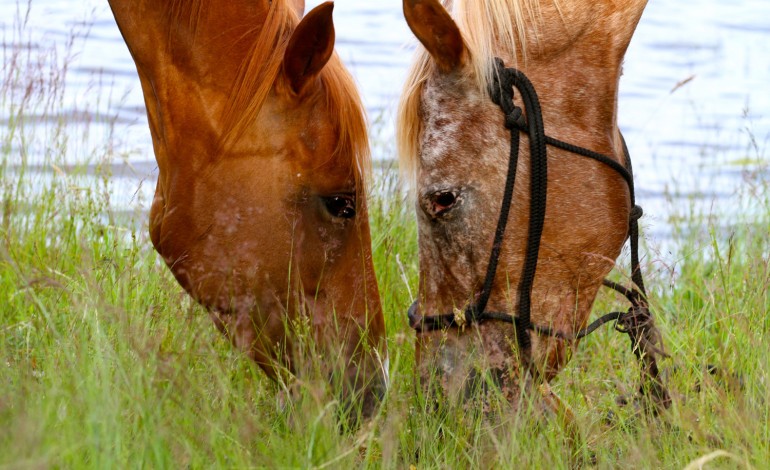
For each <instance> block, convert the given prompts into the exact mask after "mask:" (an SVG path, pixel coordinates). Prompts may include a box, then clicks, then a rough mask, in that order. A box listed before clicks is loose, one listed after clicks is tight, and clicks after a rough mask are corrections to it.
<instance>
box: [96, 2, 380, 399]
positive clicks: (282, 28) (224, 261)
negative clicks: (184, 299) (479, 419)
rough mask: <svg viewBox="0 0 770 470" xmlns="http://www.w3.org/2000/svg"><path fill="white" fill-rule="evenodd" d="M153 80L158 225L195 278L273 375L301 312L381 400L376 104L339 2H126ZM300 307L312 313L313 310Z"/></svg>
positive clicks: (127, 20) (127, 23) (329, 357)
mask: <svg viewBox="0 0 770 470" xmlns="http://www.w3.org/2000/svg"><path fill="white" fill-rule="evenodd" d="M110 6H111V8H112V11H113V13H114V15H115V19H116V20H117V23H118V26H119V28H120V31H121V33H122V35H123V38H124V39H125V42H126V44H127V45H128V48H129V50H130V52H131V55H132V57H133V59H134V61H135V63H136V68H137V72H138V73H139V78H140V80H141V85H142V91H143V93H144V99H145V104H146V107H147V116H148V119H149V125H150V131H151V134H152V140H153V146H154V150H155V157H156V160H157V163H158V170H159V177H158V182H157V188H156V192H155V198H154V200H153V203H152V208H151V210H150V225H149V229H150V238H151V240H152V243H153V245H154V246H155V249H156V250H157V252H158V253H159V254H160V255H161V256H162V257H163V260H164V261H165V262H166V264H167V265H168V267H169V268H170V269H171V272H172V273H173V274H174V276H175V277H176V279H177V281H178V282H179V284H181V286H182V287H183V288H184V289H185V290H186V291H187V292H188V293H189V294H190V295H191V296H192V297H193V298H194V299H195V300H196V301H197V302H199V303H200V304H201V305H203V306H204V307H205V308H206V309H207V310H208V311H209V312H210V315H211V317H212V319H213V320H214V323H215V324H216V325H217V327H218V328H219V329H220V330H221V331H222V332H223V333H224V334H225V335H227V337H228V338H229V339H230V341H231V342H232V343H233V344H234V345H235V347H236V348H238V349H239V350H241V351H243V352H245V353H246V354H247V355H248V356H249V357H250V358H251V359H253V360H254V361H256V362H257V363H258V364H259V365H260V366H261V367H262V369H264V371H265V372H266V373H267V375H268V376H270V377H271V378H274V379H277V378H279V377H284V375H286V376H289V375H290V374H291V373H293V372H295V371H296V369H297V367H298V366H297V364H298V362H300V361H299V357H298V356H299V355H298V353H296V350H297V349H298V348H297V347H295V346H296V342H297V341H296V340H297V338H296V328H294V326H296V325H303V324H304V325H309V330H310V331H312V337H313V338H315V340H316V344H320V345H321V346H322V347H324V348H326V352H327V354H326V356H325V359H324V360H325V361H326V362H328V363H329V364H328V365H329V366H330V367H331V365H334V366H335V367H336V366H339V365H340V364H338V362H339V360H338V358H339V359H340V360H341V361H342V362H343V364H342V365H341V367H343V375H344V377H345V380H344V388H343V390H344V392H345V395H346V397H347V398H348V399H352V398H353V396H354V394H361V395H362V398H361V397H358V398H355V401H356V402H357V403H359V404H361V403H363V410H364V412H365V413H370V412H371V411H372V409H373V405H374V404H375V403H376V402H377V400H378V398H379V397H380V396H381V395H382V393H383V391H384V387H385V385H386V376H387V364H386V358H387V352H386V345H385V331H384V319H383V315H382V308H381V305H380V298H379V292H378V287H377V280H376V278H375V273H374V268H373V265H372V253H371V238H370V232H369V223H368V217H367V207H366V201H365V199H364V198H365V194H366V188H365V175H366V172H367V171H368V167H369V166H370V163H369V151H368V140H367V129H366V122H365V116H364V111H363V107H362V104H361V101H360V98H359V95H358V92H357V90H356V88H355V85H354V82H353V80H352V78H351V76H350V75H349V74H348V72H347V71H346V70H345V68H344V66H343V64H342V62H341V61H340V59H339V57H338V56H337V55H336V53H334V39H335V35H334V26H333V23H332V9H333V4H332V3H331V2H327V3H324V4H322V5H320V6H318V7H316V8H315V9H313V10H312V11H311V12H309V13H308V14H307V16H305V17H304V18H303V19H302V20H301V21H300V17H301V16H302V13H303V10H304V1H302V0H248V1H247V0H227V1H224V0H220V1H216V0H110ZM298 320H299V321H298Z"/></svg>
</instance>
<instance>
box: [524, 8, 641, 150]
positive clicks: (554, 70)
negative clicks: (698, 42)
mask: <svg viewBox="0 0 770 470" xmlns="http://www.w3.org/2000/svg"><path fill="white" fill-rule="evenodd" d="M646 3H647V0H600V1H596V2H590V3H589V2H584V1H582V0H580V1H569V0H567V1H564V0H562V1H561V2H559V7H558V8H556V6H554V4H553V2H550V1H549V2H545V1H544V2H542V5H541V12H540V14H541V16H540V18H539V20H538V24H537V25H534V24H529V25H525V26H524V27H525V30H526V31H527V34H526V36H527V38H528V40H527V43H526V44H525V45H524V47H521V45H519V46H518V50H517V51H516V54H515V55H514V54H511V55H512V56H514V57H511V60H514V61H515V60H516V59H515V57H518V58H520V59H519V60H518V64H519V68H521V69H522V71H524V73H526V74H527V76H528V77H529V78H530V79H531V80H532V82H533V83H534V85H535V87H536V89H537V90H538V91H539V92H540V99H541V102H542V103H541V104H542V107H543V112H544V119H545V121H546V130H548V129H549V128H550V129H559V131H558V132H559V135H555V137H557V138H562V139H563V140H569V139H573V143H575V144H578V145H582V146H585V147H588V148H592V149H594V150H596V151H600V152H605V153H610V154H612V153H615V154H620V152H619V150H620V149H619V146H620V139H619V138H617V137H618V131H617V100H618V86H619V80H620V74H621V67H622V62H623V57H624V55H625V52H626V49H627V48H628V45H629V43H630V41H631V37H632V36H633V33H634V30H635V29H636V25H637V23H638V22H639V19H640V18H641V15H642V12H643V10H644V7H645V5H646ZM531 21H536V20H531ZM524 48H526V51H525V50H524ZM586 129H591V132H586ZM565 134H566V135H565ZM589 135H590V136H593V137H592V138H590V137H587V136H589Z"/></svg>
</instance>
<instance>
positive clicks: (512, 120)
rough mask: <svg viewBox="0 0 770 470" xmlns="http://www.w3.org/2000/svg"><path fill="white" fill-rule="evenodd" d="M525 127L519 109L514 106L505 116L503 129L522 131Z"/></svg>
mask: <svg viewBox="0 0 770 470" xmlns="http://www.w3.org/2000/svg"><path fill="white" fill-rule="evenodd" d="M525 125H526V122H525V121H524V116H523V115H522V111H521V108H520V107H518V106H515V107H514V108H513V110H512V111H511V112H510V113H508V114H506V115H505V128H506V129H509V130H514V129H523V128H524V126H525Z"/></svg>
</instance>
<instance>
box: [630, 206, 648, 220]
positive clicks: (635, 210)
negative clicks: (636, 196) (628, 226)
mask: <svg viewBox="0 0 770 470" xmlns="http://www.w3.org/2000/svg"><path fill="white" fill-rule="evenodd" d="M643 215H644V211H643V210H642V208H641V207H640V206H636V205H635V206H634V207H632V208H631V213H630V214H629V215H628V218H629V219H631V220H632V221H634V220H639V219H641V218H642V216H643Z"/></svg>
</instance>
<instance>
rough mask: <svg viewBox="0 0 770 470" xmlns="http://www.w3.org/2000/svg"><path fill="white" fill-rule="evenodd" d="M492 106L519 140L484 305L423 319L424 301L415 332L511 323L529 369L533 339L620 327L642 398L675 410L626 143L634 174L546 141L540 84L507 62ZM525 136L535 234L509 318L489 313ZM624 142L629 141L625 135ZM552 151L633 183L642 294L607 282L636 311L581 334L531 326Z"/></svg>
mask: <svg viewBox="0 0 770 470" xmlns="http://www.w3.org/2000/svg"><path fill="white" fill-rule="evenodd" d="M514 88H516V89H518V90H519V93H520V95H521V99H522V101H523V102H524V106H525V107H526V119H525V118H524V114H523V112H522V109H521V108H520V107H518V106H516V105H515V104H514V102H513V98H514ZM489 94H490V98H491V99H492V101H493V102H494V103H495V104H497V105H498V106H499V107H500V109H501V110H502V112H503V114H504V115H505V127H506V128H507V129H509V130H510V133H511V145H510V155H509V158H508V173H507V177H506V182H505V189H504V191H503V199H502V204H501V208H500V216H499V218H498V221H497V228H496V230H495V237H494V241H493V242H492V249H491V251H490V255H489V263H488V264H487V271H486V276H485V278H484V284H483V286H482V289H481V292H480V294H479V296H478V300H477V301H476V302H475V303H474V304H471V305H468V306H467V307H466V308H465V310H459V309H457V310H455V311H454V312H452V313H447V314H440V315H433V316H423V315H419V314H418V313H417V308H418V300H415V301H414V303H412V305H411V306H410V307H409V310H408V316H409V324H410V326H411V327H412V328H413V329H414V330H416V331H417V332H418V333H423V332H430V331H437V330H445V329H449V328H455V327H459V328H462V327H464V326H465V325H469V324H481V323H483V322H485V321H488V320H497V321H502V322H505V323H511V324H513V325H514V326H515V329H516V341H517V343H518V346H519V352H520V355H521V357H522V358H523V359H524V361H525V363H529V358H530V352H531V351H530V349H531V340H530V336H529V332H530V331H534V332H535V333H537V334H541V335H546V336H551V337H555V338H560V339H563V340H567V341H570V340H576V339H580V338H583V337H585V336H587V335H588V334H590V333H591V332H593V331H595V330H596V329H597V328H599V327H600V326H601V325H603V324H605V323H608V322H610V321H615V329H616V330H618V331H620V332H622V333H627V334H628V335H629V338H630V340H631V349H632V351H633V352H634V354H635V355H636V356H637V358H638V359H639V360H640V361H641V362H642V375H643V378H645V379H647V385H648V387H647V388H645V386H644V385H643V386H642V387H641V392H642V393H643V394H644V393H645V392H649V393H650V394H651V395H652V396H653V398H654V399H656V400H657V401H658V403H661V404H663V406H666V407H667V406H668V404H669V403H670V401H671V399H670V397H669V395H668V392H667V390H666V388H665V386H664V385H663V382H662V380H661V378H660V375H659V371H658V366H657V360H656V357H657V355H661V356H664V357H665V356H666V354H665V352H663V351H662V346H659V345H662V341H661V337H660V333H659V332H658V330H657V328H656V327H655V324H654V322H653V318H652V314H651V312H650V309H649V306H648V304H647V300H646V297H647V295H646V292H645V288H644V280H643V279H642V272H641V268H640V264H639V224H638V220H639V218H640V217H641V216H642V214H643V212H642V209H641V207H639V206H637V205H636V202H635V198H634V180H633V171H632V168H631V159H630V156H629V152H628V147H627V146H626V143H625V140H623V152H624V155H625V160H626V164H627V167H626V166H623V165H621V164H620V163H618V162H617V161H615V160H614V159H612V158H610V157H608V156H607V155H603V154H600V153H597V152H594V151H591V150H588V149H585V148H583V147H578V146H576V145H572V144H569V143H566V142H563V141H560V140H557V139H554V138H552V137H549V136H547V135H546V134H545V129H544V125H543V115H542V109H541V107H540V101H539V99H538V96H537V92H536V91H535V88H534V86H533V85H532V82H530V80H529V79H528V78H527V76H526V75H525V74H524V73H523V72H521V71H520V70H517V69H514V68H506V67H505V64H504V63H503V61H502V60H501V59H499V58H495V74H494V80H493V82H492V84H491V85H490V89H489ZM520 132H525V133H526V134H527V135H528V136H529V148H530V178H531V180H530V217H529V228H528V234H527V251H526V257H525V260H524V267H523V271H522V276H521V278H520V280H519V289H518V295H519V298H518V315H517V316H513V315H510V314H508V313H505V312H488V311H487V310H486V307H487V303H488V301H489V297H490V295H491V293H492V286H493V283H494V280H495V274H496V272H497V264H498V261H499V258H500V249H501V247H502V244H503V237H504V235H505V229H506V225H507V223H508V215H509V213H510V208H511V202H512V199H513V187H514V184H515V181H516V168H517V165H518V156H519V142H520V138H519V137H520V136H519V133H520ZM621 139H622V135H621ZM548 145H551V146H553V147H557V148H560V149H562V150H566V151H568V152H571V153H575V154H577V155H580V156H583V157H587V158H591V159H593V160H597V161H599V162H601V163H603V164H605V165H607V166H609V167H610V168H612V169H613V170H615V171H616V172H617V173H618V174H620V176H621V177H623V179H624V180H625V181H626V183H627V184H628V188H629V193H630V196H631V211H630V213H629V238H630V240H631V270H632V271H631V279H632V281H633V283H634V284H635V285H636V288H635V289H634V288H631V289H629V288H626V287H623V286H621V285H619V284H616V283H614V282H612V281H609V280H606V279H605V280H604V281H603V285H604V286H605V287H609V288H611V289H614V290H616V291H618V292H620V293H621V294H623V295H624V296H625V297H626V298H627V299H628V300H629V302H630V303H631V307H630V308H629V309H628V311H626V312H611V313H608V314H606V315H604V316H602V317H601V318H599V319H598V320H596V321H594V322H593V323H591V324H590V325H589V326H587V327H586V328H583V329H582V330H579V331H577V332H576V333H572V334H569V333H564V332H561V331H556V330H553V329H552V328H550V327H547V326H540V325H533V324H532V323H531V321H530V311H531V305H532V286H533V284H534V280H535V273H536V271H537V261H538V254H539V251H540V239H541V237H542V233H543V225H544V221H545V210H546V196H547V192H548V150H547V147H548Z"/></svg>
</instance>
